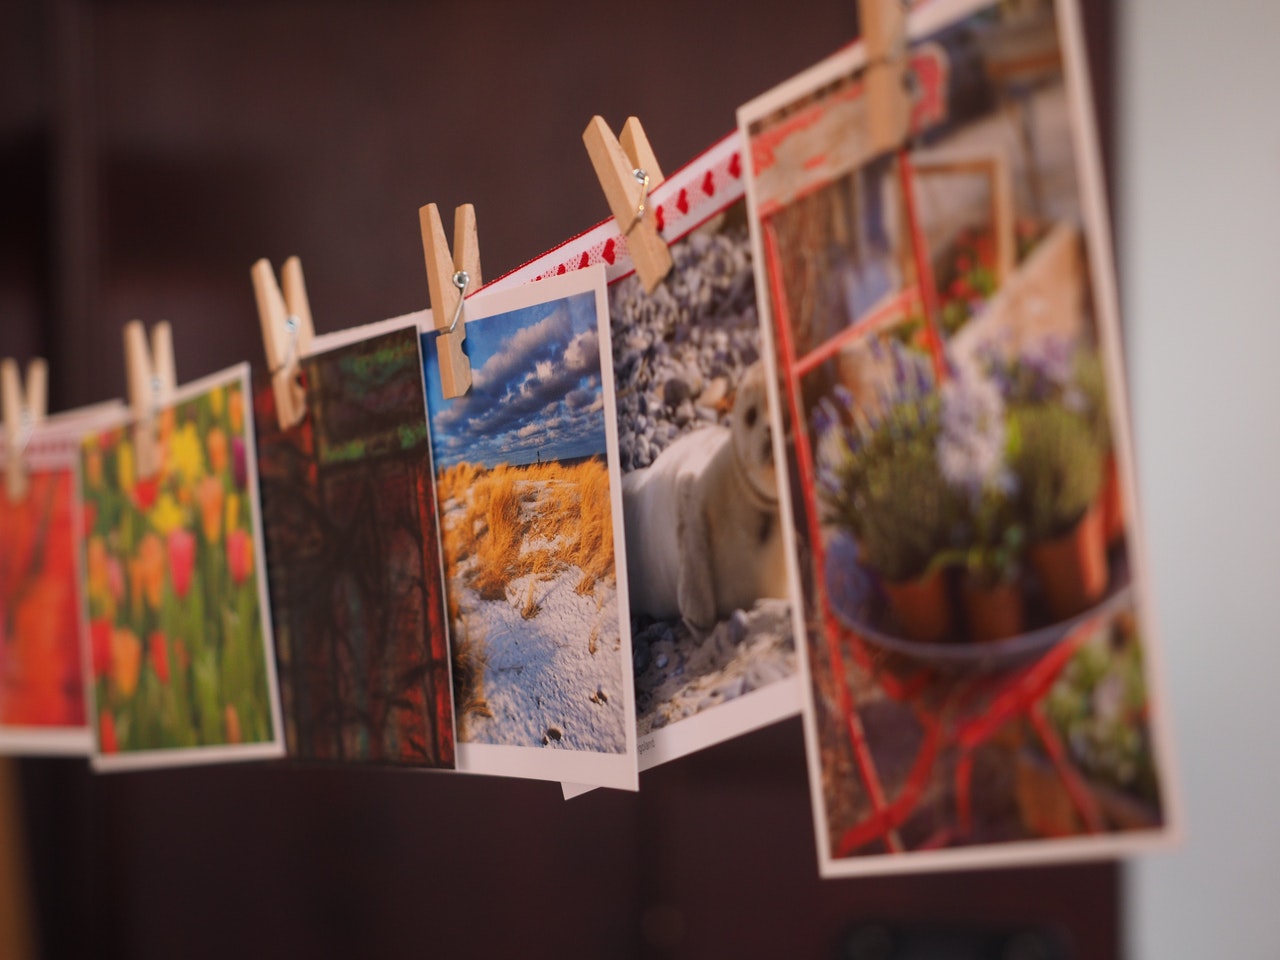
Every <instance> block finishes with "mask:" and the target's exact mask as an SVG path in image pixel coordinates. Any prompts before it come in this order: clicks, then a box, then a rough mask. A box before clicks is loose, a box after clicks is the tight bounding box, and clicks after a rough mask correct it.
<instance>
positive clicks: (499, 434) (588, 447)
mask: <svg viewBox="0 0 1280 960" xmlns="http://www.w3.org/2000/svg"><path fill="white" fill-rule="evenodd" d="M435 341H436V335H435V334H434V333H427V334H424V335H423V337H422V357H423V366H424V368H425V372H426V379H427V406H428V409H429V411H430V414H431V442H432V446H433V448H434V452H435V462H436V468H437V469H441V468H444V467H451V466H453V465H455V464H457V463H459V462H461V461H467V462H470V463H481V464H484V465H485V466H486V467H492V466H495V465H497V464H500V463H515V464H522V463H533V462H536V461H537V459H538V456H539V454H541V457H542V459H543V460H565V459H571V458H575V457H586V456H592V455H597V454H599V455H603V454H604V452H605V427H604V387H603V385H602V383H601V379H600V335H599V327H598V320H597V317H596V295H595V292H594V291H586V292H584V293H578V294H574V295H572V296H568V297H563V298H561V299H558V300H552V301H550V302H548V303H542V304H537V305H536V306H531V307H524V308H522V309H519V310H512V311H509V312H507V313H500V314H496V315H495V316H492V317H485V318H483V319H480V320H475V321H472V322H470V323H468V324H467V339H466V351H467V354H468V356H470V358H471V377H472V383H471V390H470V391H469V392H468V393H467V394H466V395H465V396H462V397H458V398H457V399H454V400H445V399H444V396H443V395H442V394H441V392H440V368H439V364H438V362H437V354H436V344H435Z"/></svg>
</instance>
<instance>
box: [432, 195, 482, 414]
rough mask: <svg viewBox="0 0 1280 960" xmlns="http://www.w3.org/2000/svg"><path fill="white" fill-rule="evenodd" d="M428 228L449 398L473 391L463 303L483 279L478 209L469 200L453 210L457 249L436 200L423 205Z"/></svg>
mask: <svg viewBox="0 0 1280 960" xmlns="http://www.w3.org/2000/svg"><path fill="white" fill-rule="evenodd" d="M418 223H419V226H420V227H421V229H422V254H423V257H424V258H425V259H426V262H427V288H428V290H429V291H430V292H431V320H432V324H433V325H434V327H435V330H436V333H437V334H439V336H437V337H436V348H437V349H436V354H437V356H438V357H439V359H440V391H441V393H443V394H444V398H445V399H446V400H452V399H453V398H454V397H460V396H462V395H463V394H464V393H466V392H467V391H468V390H470V389H471V361H470V360H469V359H468V358H467V355H466V354H465V353H463V352H462V344H463V341H464V340H466V338H467V332H466V323H465V321H464V320H463V317H462V304H463V301H464V300H465V298H466V295H467V292H468V291H469V290H476V289H477V288H479V287H480V285H481V284H482V283H483V281H482V280H481V279H480V241H479V239H478V237H477V235H476V208H475V207H473V206H472V205H471V204H469V203H464V204H463V205H462V206H460V207H458V208H457V209H456V210H455V211H454V212H453V253H452V254H450V253H449V242H448V241H447V240H446V239H445V236H444V224H442V223H441V222H440V210H439V208H438V207H437V206H436V205H435V204H434V203H429V204H427V205H426V206H425V207H420V208H419V209H418Z"/></svg>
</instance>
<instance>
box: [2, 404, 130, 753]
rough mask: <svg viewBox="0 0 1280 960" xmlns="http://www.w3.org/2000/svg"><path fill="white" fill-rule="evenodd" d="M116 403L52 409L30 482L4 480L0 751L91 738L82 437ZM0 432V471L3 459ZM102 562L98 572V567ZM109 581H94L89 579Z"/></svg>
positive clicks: (42, 748)
mask: <svg viewBox="0 0 1280 960" xmlns="http://www.w3.org/2000/svg"><path fill="white" fill-rule="evenodd" d="M120 413H121V408H120V407H119V406H118V405H116V404H104V405H103V406H102V407H98V408H90V409H87V410H83V411H75V412H72V413H67V414H57V415H55V416H53V417H50V418H48V419H47V420H45V421H44V422H43V423H41V424H39V425H38V426H36V427H35V428H34V429H32V430H31V431H30V435H29V437H28V438H27V440H26V443H25V444H24V445H23V450H22V453H21V458H22V461H23V469H24V470H25V471H26V490H25V492H24V493H23V495H22V496H20V497H18V498H17V499H14V498H11V497H10V496H8V495H7V494H6V492H5V491H4V490H3V489H2V488H0V753H27V754H81V755H87V754H88V753H89V752H90V750H91V748H92V745H93V734H92V731H91V730H90V728H89V723H88V720H87V718H86V715H85V709H84V703H85V689H84V680H83V665H82V663H81V637H80V634H81V627H82V620H81V617H80V603H81V599H82V589H83V588H82V580H81V576H80V567H79V564H78V562H77V554H78V551H79V542H80V538H79V530H80V529H81V526H82V523H83V521H82V504H81V501H80V485H79V481H78V480H77V478H76V466H77V464H78V462H79V439H80V434H81V433H82V432H83V431H85V430H91V429H93V427H94V425H95V423H97V422H102V420H103V419H104V418H106V419H112V418H115V417H118V416H119V415H120ZM7 451H8V444H7V443H6V442H5V437H4V433H3V431H0V476H3V474H4V471H5V469H6V467H7V465H8V452H7ZM104 570H105V568H103V567H99V568H98V569H97V572H99V573H101V572H104ZM94 586H96V587H98V588H104V587H105V586H106V584H105V581H102V580H101V579H99V581H98V582H96V583H95V584H94Z"/></svg>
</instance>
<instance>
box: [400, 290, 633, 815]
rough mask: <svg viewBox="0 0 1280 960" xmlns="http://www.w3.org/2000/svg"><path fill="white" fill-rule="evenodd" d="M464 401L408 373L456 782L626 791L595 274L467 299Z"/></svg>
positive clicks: (623, 678) (623, 623)
mask: <svg viewBox="0 0 1280 960" xmlns="http://www.w3.org/2000/svg"><path fill="white" fill-rule="evenodd" d="M465 313H466V351H467V354H468V355H469V357H470V360H471V367H472V377H473V380H472V386H471V389H470V391H469V392H467V393H466V394H464V395H463V396H461V397H458V398H455V399H451V400H445V399H444V398H443V396H442V394H441V390H440V371H439V364H438V354H437V351H436V346H435V340H436V334H435V333H434V332H427V333H424V334H423V338H422V340H423V345H424V350H423V361H424V364H425V369H426V377H427V398H428V405H429V407H430V412H431V436H432V443H433V445H434V447H435V455H436V470H437V477H438V487H439V500H440V517H441V533H442V537H443V542H444V563H445V576H446V579H447V584H448V600H449V621H450V634H451V637H452V641H453V651H454V693H455V698H456V701H457V704H458V741H459V742H458V760H459V762H458V766H459V769H461V770H464V771H467V772H470V773H490V774H502V775H507V776H517V777H530V778H534V779H545V780H561V781H571V782H576V783H582V784H589V785H592V786H610V787H621V788H624V789H630V790H634V789H636V788H637V785H638V784H637V768H636V737H635V709H634V698H633V694H632V668H631V657H632V653H631V631H630V622H629V619H628V614H627V581H626V563H625V554H624V552H623V536H622V533H623V530H622V519H621V518H622V512H621V505H622V504H621V501H622V489H621V482H620V477H619V472H618V439H617V432H616V428H615V424H614V416H613V410H614V406H613V404H614V397H613V378H612V371H611V370H610V368H609V365H608V364H607V363H602V362H601V357H602V355H603V356H604V357H607V356H608V352H609V325H608V316H607V307H606V303H605V295H604V272H603V270H601V269H599V268H596V269H592V270H583V271H579V272H577V273H574V274H571V275H568V276H565V277H560V278H554V279H548V280H545V281H542V282H540V283H537V284H533V285H529V286H524V287H519V288H516V289H514V290H508V291H501V292H497V293H487V294H486V293H483V292H482V294H480V295H477V296H475V297H472V298H470V299H469V300H467V304H466V311H465Z"/></svg>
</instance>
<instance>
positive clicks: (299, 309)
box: [249, 257, 315, 430]
mask: <svg viewBox="0 0 1280 960" xmlns="http://www.w3.org/2000/svg"><path fill="white" fill-rule="evenodd" d="M249 276H250V278H251V279H252V281H253V293H254V298H255V299H256V300H257V303H258V324H259V326H260V327H261V328H262V345H263V348H264V350H265V352H266V355H267V368H268V369H269V370H270V371H271V388H272V391H273V393H274V394H275V401H276V416H277V419H278V421H279V424H280V429H281V430H288V429H289V428H290V427H293V426H295V425H296V424H298V423H301V422H302V420H303V418H304V417H306V415H307V396H306V391H305V390H304V389H303V386H302V383H301V380H300V366H299V362H300V361H301V359H302V357H303V356H305V355H306V354H307V352H308V351H309V350H310V348H311V341H312V340H313V339H314V337H315V327H314V326H313V325H312V322H311V303H310V301H309V300H308V299H307V287H306V283H305V282H304V281H303V278H302V261H300V260H299V259H298V258H297V257H290V258H289V259H288V260H286V261H285V262H284V268H283V269H282V270H281V281H282V283H283V286H284V292H283V293H281V289H280V285H279V284H277V283H276V278H275V274H274V273H272V271H271V263H270V262H269V261H268V260H266V259H265V258H264V259H262V260H259V261H258V262H257V263H255V264H254V265H253V267H252V269H250V271H249Z"/></svg>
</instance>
